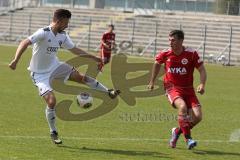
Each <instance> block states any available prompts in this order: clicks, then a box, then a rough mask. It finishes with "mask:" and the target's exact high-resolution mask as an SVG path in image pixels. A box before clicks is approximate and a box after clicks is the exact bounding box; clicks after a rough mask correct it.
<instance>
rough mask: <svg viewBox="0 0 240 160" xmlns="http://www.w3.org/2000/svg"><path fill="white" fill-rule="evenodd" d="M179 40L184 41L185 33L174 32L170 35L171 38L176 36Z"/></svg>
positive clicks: (180, 31)
mask: <svg viewBox="0 0 240 160" xmlns="http://www.w3.org/2000/svg"><path fill="white" fill-rule="evenodd" d="M175 35H176V37H177V38H178V39H182V40H183V39H184V32H183V31H182V30H172V31H171V32H170V33H169V36H171V37H172V36H175Z"/></svg>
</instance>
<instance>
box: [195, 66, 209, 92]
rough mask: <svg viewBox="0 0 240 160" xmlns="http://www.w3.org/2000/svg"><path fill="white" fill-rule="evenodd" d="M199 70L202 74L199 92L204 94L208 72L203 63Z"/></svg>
mask: <svg viewBox="0 0 240 160" xmlns="http://www.w3.org/2000/svg"><path fill="white" fill-rule="evenodd" d="M197 70H198V71H199V74H200V84H199V85H198V87H197V92H198V93H200V94H204V91H205V84H206V81H207V72H206V69H205V67H204V65H203V64H202V65H201V66H199V67H198V68H197Z"/></svg>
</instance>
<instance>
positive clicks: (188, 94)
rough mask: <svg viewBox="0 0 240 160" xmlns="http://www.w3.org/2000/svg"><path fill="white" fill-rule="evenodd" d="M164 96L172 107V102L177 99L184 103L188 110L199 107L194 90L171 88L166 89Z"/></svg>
mask: <svg viewBox="0 0 240 160" xmlns="http://www.w3.org/2000/svg"><path fill="white" fill-rule="evenodd" d="M166 95H167V97H168V100H169V101H170V103H171V104H172V105H173V106H174V101H175V100H176V99H177V98H179V97H180V98H182V99H183V100H184V101H185V103H186V105H187V107H188V108H194V107H199V106H201V104H200V103H199V101H198V98H197V96H196V94H195V91H194V88H178V87H171V88H169V89H166ZM174 107H175V106H174Z"/></svg>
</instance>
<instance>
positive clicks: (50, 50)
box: [47, 47, 58, 53]
mask: <svg viewBox="0 0 240 160" xmlns="http://www.w3.org/2000/svg"><path fill="white" fill-rule="evenodd" d="M47 51H48V53H49V52H57V51H58V47H48V48H47Z"/></svg>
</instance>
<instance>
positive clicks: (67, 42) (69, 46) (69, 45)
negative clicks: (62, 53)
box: [62, 34, 75, 49]
mask: <svg viewBox="0 0 240 160" xmlns="http://www.w3.org/2000/svg"><path fill="white" fill-rule="evenodd" d="M74 46H75V45H74V43H73V41H72V40H71V38H70V37H69V35H68V34H66V38H65V40H64V42H63V44H62V47H63V48H65V49H72V48H73V47H74Z"/></svg>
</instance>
